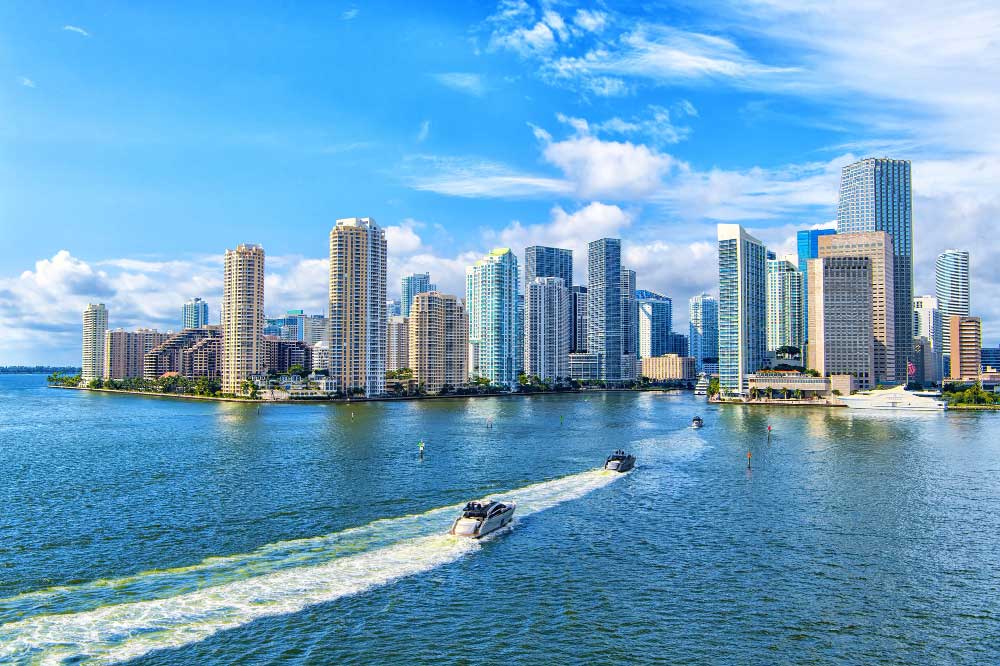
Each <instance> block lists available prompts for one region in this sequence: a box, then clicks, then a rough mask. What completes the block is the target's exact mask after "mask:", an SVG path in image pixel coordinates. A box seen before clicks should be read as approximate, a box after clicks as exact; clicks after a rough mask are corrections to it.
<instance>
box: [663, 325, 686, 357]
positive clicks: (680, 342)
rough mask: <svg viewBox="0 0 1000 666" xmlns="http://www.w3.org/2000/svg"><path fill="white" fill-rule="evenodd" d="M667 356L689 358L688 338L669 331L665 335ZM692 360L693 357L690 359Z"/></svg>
mask: <svg viewBox="0 0 1000 666" xmlns="http://www.w3.org/2000/svg"><path fill="white" fill-rule="evenodd" d="M666 349H667V351H666V352H665V353H667V354H676V355H677V356H690V354H689V353H688V352H689V349H688V336H686V335H684V334H683V333H675V332H673V331H671V332H670V333H668V334H667V348H666ZM692 358H693V357H692Z"/></svg>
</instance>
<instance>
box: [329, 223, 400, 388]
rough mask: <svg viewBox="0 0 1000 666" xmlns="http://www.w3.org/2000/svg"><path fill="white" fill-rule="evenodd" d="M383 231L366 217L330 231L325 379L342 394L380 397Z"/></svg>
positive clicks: (383, 367) (383, 319)
mask: <svg viewBox="0 0 1000 666" xmlns="http://www.w3.org/2000/svg"><path fill="white" fill-rule="evenodd" d="M385 292H386V242H385V231H384V230H382V229H381V228H380V227H379V226H378V225H377V224H375V220H373V219H371V218H370V217H349V218H345V219H342V220H337V224H336V226H334V227H333V229H332V230H331V231H330V378H331V379H333V381H334V382H336V385H337V387H338V388H339V389H340V390H341V391H344V392H345V393H347V394H352V393H353V394H363V395H364V396H366V397H370V396H376V395H381V394H383V393H385V370H386V329H387V325H388V321H387V320H388V317H387V316H386V298H385Z"/></svg>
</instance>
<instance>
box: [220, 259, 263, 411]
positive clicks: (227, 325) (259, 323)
mask: <svg viewBox="0 0 1000 666" xmlns="http://www.w3.org/2000/svg"><path fill="white" fill-rule="evenodd" d="M263 371H264V248H263V247H261V246H260V245H256V244H241V245H238V246H236V249H235V250H226V264H225V281H224V283H223V286H222V391H223V393H234V394H236V393H242V392H243V390H244V389H243V385H244V382H246V381H247V380H248V379H250V377H251V376H253V375H256V374H259V373H261V372H263Z"/></svg>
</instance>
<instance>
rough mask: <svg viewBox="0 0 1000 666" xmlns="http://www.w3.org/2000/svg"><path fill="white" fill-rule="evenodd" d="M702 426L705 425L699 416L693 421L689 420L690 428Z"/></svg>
mask: <svg viewBox="0 0 1000 666" xmlns="http://www.w3.org/2000/svg"><path fill="white" fill-rule="evenodd" d="M703 425H705V422H704V421H703V420H702V419H701V417H700V416H696V417H694V418H693V419H691V427H692V428H700V427H702V426H703Z"/></svg>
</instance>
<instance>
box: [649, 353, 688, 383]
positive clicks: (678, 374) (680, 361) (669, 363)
mask: <svg viewBox="0 0 1000 666" xmlns="http://www.w3.org/2000/svg"><path fill="white" fill-rule="evenodd" d="M641 363H642V376H643V377H646V378H648V379H651V380H653V381H654V382H663V381H691V380H693V379H695V377H696V374H695V362H694V358H693V357H691V356H679V355H677V354H665V355H662V356H650V357H643V359H642V361H641Z"/></svg>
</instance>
